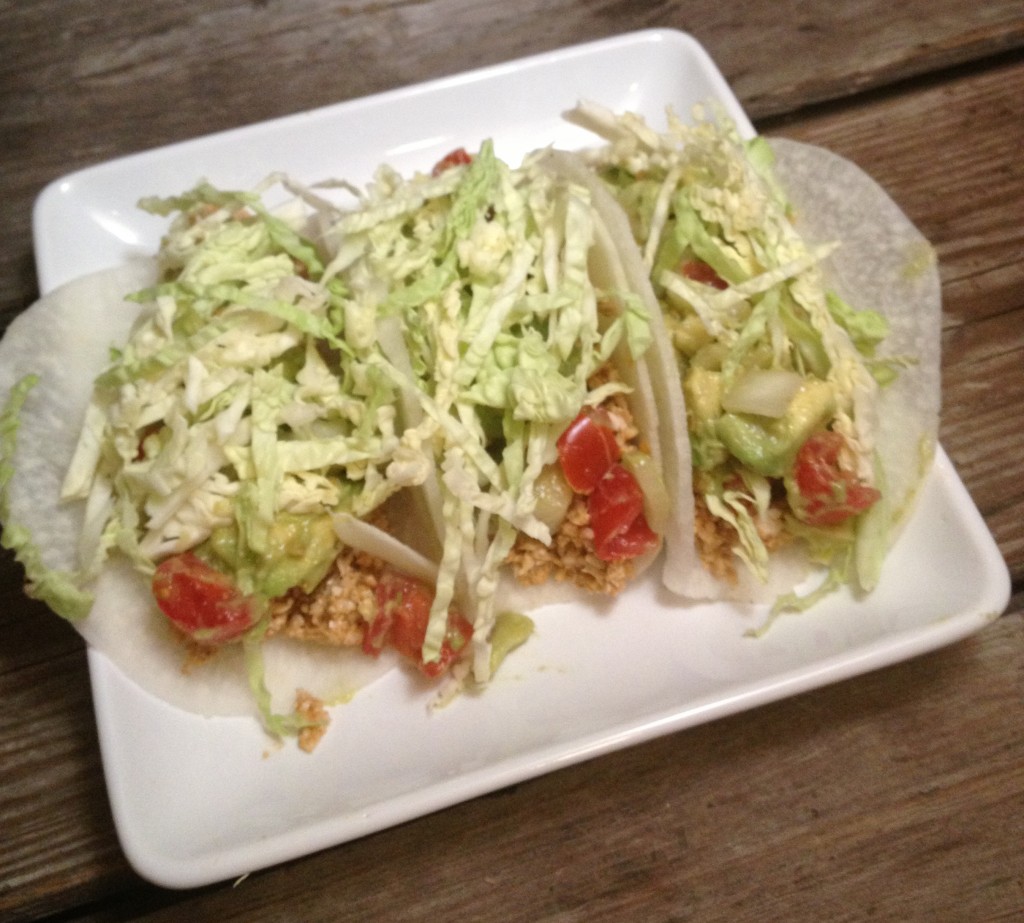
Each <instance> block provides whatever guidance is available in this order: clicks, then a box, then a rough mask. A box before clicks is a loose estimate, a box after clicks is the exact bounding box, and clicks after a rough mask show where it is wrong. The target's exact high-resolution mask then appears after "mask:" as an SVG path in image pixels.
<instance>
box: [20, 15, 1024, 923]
mask: <svg viewBox="0 0 1024 923" xmlns="http://www.w3.org/2000/svg"><path fill="white" fill-rule="evenodd" d="M0 26H2V28H0V200H2V201H3V202H4V217H3V234H2V236H0V311H2V312H3V318H4V320H6V319H7V318H9V317H10V316H11V314H13V313H14V312H15V311H17V310H20V309H21V308H22V307H24V306H25V305H27V304H28V303H29V302H30V301H31V300H32V299H33V298H34V297H35V294H36V288H35V286H36V283H35V278H34V274H33V270H32V252H31V240H30V236H29V221H30V209H31V202H32V200H33V198H34V197H35V195H36V194H37V193H38V192H39V191H40V190H41V188H42V186H43V185H44V184H45V183H46V182H48V181H50V180H51V179H53V178H55V177H57V176H60V175H62V174H64V173H66V172H68V171H69V170H72V169H75V168H77V167H80V166H85V165H87V164H90V163H94V162H97V161H100V160H103V159H106V158H108V157H112V156H116V155H119V154H122V153H127V152H130V151H134V150H140V149H143V148H148V147H153V146H156V145H160V144H164V143H168V142H172V141H176V140H181V139H183V138H187V137H194V136H197V135H201V134H204V133H207V132H211V131H215V130H219V129H221V128H226V127H231V126H234V125H240V124H245V123H249V122H254V121H259V120H262V119H266V118H271V117H274V116H277V115H282V114H286V113H288V112H293V111H298V110H301V109H305V108H309V107H311V106H316V105H322V104H326V103H330V102H335V101H338V100H341V99H348V98H352V97H355V96H359V95H362V94H365V93H368V92H375V91H377V90H383V89H388V88H390V87H393V86H397V85H401V84H406V83H412V82H415V81H417V80H420V79H426V78H431V77H436V76H440V75H443V74H448V73H453V72H455V71H458V70H461V69H463V68H466V67H472V66H477V65H480V64H487V63H493V62H496V61H501V60H507V59H509V58H513V57H516V56H518V55H520V54H525V53H532V52H537V51H543V50H547V49H550V48H555V47H558V46H561V45H564V44H567V43H570V42H573V41H580V40H586V39H589V38H597V37H601V36H604V35H611V34H615V33H618V32H622V31H626V30H628V29H634V28H642V27H646V26H672V27H677V28H683V29H686V30H688V31H691V32H693V33H694V34H695V35H696V36H697V37H698V38H699V39H700V40H701V41H702V42H703V43H704V44H705V45H706V47H708V49H709V51H710V52H711V53H712V55H713V56H714V57H715V59H716V60H717V62H718V63H719V65H720V66H721V67H722V69H723V71H724V72H725V74H726V76H727V77H728V78H729V79H730V81H731V82H732V84H733V86H734V88H735V89H736V91H737V93H738V95H739V96H740V98H741V100H742V101H743V103H744V104H745V106H746V107H747V109H748V111H750V113H751V114H752V115H753V116H754V118H755V120H756V121H757V122H758V124H759V126H760V127H763V128H765V129H768V130H770V131H773V132H777V133H783V134H788V135H790V136H793V137H798V138H802V139H805V140H810V141H814V142H817V143H821V144H824V145H826V146H828V147H831V148H833V149H834V150H837V151H839V152H840V153H843V154H845V155H847V156H849V157H851V158H852V159H854V160H856V161H857V162H859V163H860V164H861V165H862V166H864V167H865V168H866V169H867V170H868V171H869V172H871V173H872V174H873V175H874V176H875V177H876V178H878V179H879V180H880V181H881V182H882V183H883V185H885V186H886V187H887V188H888V189H889V190H890V191H891V192H892V194H893V196H894V197H895V198H896V200H897V201H898V202H899V203H900V204H901V205H902V206H903V207H904V208H905V209H906V210H907V212H908V213H909V214H910V215H911V217H912V218H913V219H914V220H915V221H916V222H917V223H918V225H919V226H920V227H921V228H922V230H923V231H924V232H925V233H926V234H927V236H928V237H929V238H930V239H931V240H932V241H933V242H934V243H935V245H936V248H937V252H938V254H939V259H940V268H941V272H942V280H943V291H944V320H945V323H944V335H943V349H944V354H943V386H944V409H943V425H942V433H941V438H942V441H943V444H944V446H945V447H946V449H947V451H948V452H949V453H950V456H951V457H952V459H953V461H954V463H955V464H956V466H957V468H958V470H959V472H960V474H961V476H962V477H963V479H964V481H965V483H966V485H967V487H968V489H969V490H970V492H971V494H972V496H973V497H974V499H975V501H976V502H977V504H978V506H979V508H980V509H981V511H982V513H983V515H984V516H985V519H986V522H987V524H988V525H989V527H990V528H991V529H992V531H993V533H994V534H995V536H996V538H997V540H998V542H999V546H1000V549H1001V550H1002V552H1003V554H1004V556H1005V557H1006V559H1007V561H1008V563H1009V566H1010V570H1011V573H1012V575H1013V579H1014V582H1015V588H1016V595H1015V596H1014V598H1013V600H1012V601H1011V605H1010V607H1009V609H1008V614H1007V615H1006V616H1004V617H1003V618H1002V619H1000V620H998V621H997V622H996V623H994V624H993V625H991V626H990V627H988V628H987V629H985V630H984V631H982V632H981V633H980V634H978V635H977V636H975V637H973V638H971V639H970V640H968V641H966V642H963V643H961V644H958V645H955V646H953V647H951V648H948V649H945V650H943V651H940V652H937V653H935V654H931V655H928V656H925V657H921V658H918V659H916V660H914V661H911V662H909V663H905V664H900V665H898V666H895V667H892V668H889V669H887V670H883V671H880V672H878V673H874V674H871V675H869V676H865V677H860V678H858V679H854V680H850V681H848V682H845V683H842V684H839V685H837V686H833V687H829V688H827V689H823V690H819V691H816V692H814V693H810V694H807V695H804V696H800V697H798V698H795V699H790V700H787V701H784V702H780V703H777V704H775V705H771V706H768V707H766V708H762V709H759V710H757V711H755V712H750V713H746V714H743V715H738V716H735V717H733V718H729V719H726V720H723V721H719V722H716V723H715V724H711V725H707V726H704V727H699V728H696V729H693V730H690V731H686V732H683V733H680V734H675V735H671V736H670V737H667V738H663V739H660V740H657V741H654V742H652V743H649V744H646V745H644V746H641V747H636V748H633V749H631V750H628V751H625V752H622V753H618V754H614V755H611V756H608V757H603V758H601V759H599V760H596V761H593V762H590V763H587V764H584V765H581V766H576V767H573V768H570V769H565V770H563V771H560V772H558V773H555V774H553V775H551V776H547V777H544V778H541V779H537V780H534V781H532V782H529V783H525V784H522V785H519V786H516V787H515V788H513V789H510V790H505V791H502V792H499V793H496V794H494V795H492V796H489V797H485V798H480V799H476V800H474V801H472V802H469V803H467V804H463V805H459V806H457V807H455V808H452V809H449V810H446V811H443V812H441V813H439V814H436V815H433V816H431V817H426V818H422V819H420V820H418V821H414V822H412V823H408V824H405V825H402V826H401V827H398V828H395V829H393V830H388V831H384V832H382V833H380V834H377V835H374V836H372V837H367V838H365V839H363V840H361V841H358V842H355V843H351V844H347V845H343V846H340V847H337V848H335V849H331V850H327V851H325V852H323V853H320V854H318V855H316V856H312V857H309V858H307V859H303V860H299V861H296V862H293V863H289V864H288V865H286V866H282V867H279V868H276V869H272V870H269V871H267V872H263V873H260V874H256V875H253V876H251V877H249V878H247V879H246V880H244V881H242V882H240V883H239V884H238V885H237V886H236V887H231V886H230V885H223V886H217V887H212V888H206V889H200V890H197V891H194V892H184V893H180V894H179V893H172V892H164V891H161V890H160V889H157V888H153V887H151V886H149V885H146V884H145V883H143V882H141V881H140V880H139V879H138V878H137V877H136V876H135V875H134V873H132V872H131V871H130V869H129V868H128V866H127V864H126V862H125V860H124V858H123V856H122V855H121V853H120V850H119V848H118V844H117V841H116V836H115V833H114V828H113V824H112V821H111V817H110V811H109V807H108V805H107V800H106V793H105V790H104V786H103V779H102V767H101V765H100V757H99V752H98V746H97V741H96V732H95V725H94V718H93V715H92V711H91V699H90V695H89V687H88V675H87V670H86V661H85V655H84V650H83V647H82V644H81V642H80V640H79V639H78V636H77V635H76V634H75V633H74V632H73V631H72V630H71V629H70V628H69V627H68V626H66V625H64V624H63V623H61V622H59V621H58V620H56V619H55V618H53V617H52V616H50V615H49V614H48V613H47V612H46V611H45V610H44V609H43V607H41V606H38V605H35V604H31V603H28V602H26V601H25V600H24V599H23V597H22V596H21V593H20V589H19V581H20V576H19V572H18V570H17V568H16V567H15V566H14V565H13V564H12V562H11V560H10V557H9V556H8V555H6V554H2V555H0V920H8V919H10V920H30V919H40V918H42V917H44V916H47V915H59V918H60V919H62V920H78V921H85V920H93V921H101V920H123V919H133V918H137V917H145V918H147V919H152V920H180V919H195V920H247V921H248V920H278V919H289V920H293V919H302V920H309V921H318V920H325V921H326V920H337V919H346V920H353V921H359V920H367V921H369V920H381V919H389V920H428V919H429V920H435V919H437V918H438V917H440V916H444V917H449V918H453V919H454V918H461V919H472V920H509V921H516V920H524V921H526V920H530V921H542V920H543V921H557V923H568V921H577V920H579V921H583V920H586V921H591V920H700V921H712V923H714V921H718V920H722V921H724V920H729V921H736V923H744V921H761V920H764V919H773V920H775V919H778V920H782V919H784V920H787V921H789V920H792V921H805V920H806V921H819V920H822V919H835V920H839V921H860V920H868V919H873V920H911V921H913V920H922V921H924V920H928V921H931V920H942V921H972V923H973V921H1003V920H1005V921H1008V920H1012V919H1018V918H1019V917H1020V915H1021V914H1022V913H1024V852H1022V850H1021V849H1020V843H1021V842H1024V724H1022V722H1021V721H1020V714H1021V707H1022V706H1024V655H1022V653H1021V652H1022V650H1024V588H1022V583H1024V579H1022V578H1024V526H1022V523H1024V478H1021V476H1020V464H1019V459H1020V458H1021V457H1022V456H1024V444H1022V443H1024V417H1022V414H1024V411H1022V409H1021V408H1024V375H1022V374H1021V369H1022V368H1024V332H1022V331H1024V228H1022V224H1024V222H1022V220H1021V217H1022V216H1024V171H1022V167H1021V160H1020V156H1019V152H1020V151H1021V150H1022V149H1024V60H1022V59H1021V56H1020V54H1019V52H1017V53H1014V52H1013V51H1012V49H1020V48H1021V47H1022V46H1024V17H1021V15H1020V7H1019V3H1018V2H1007V0H993V2H989V3H981V4H973V5H968V4H963V3H962V2H959V0H935V2H932V3H929V4H926V5H922V4H903V5H900V4H891V3H890V4H883V3H880V2H876V0H865V2H862V3H855V2H852V0H851V2H847V3H842V2H841V3H835V4H820V3H810V2H797V0H788V2H780V3H778V4H774V5H763V4H760V3H756V2H753V0H741V2H737V3H734V4H712V3H709V2H707V0H689V2H684V0H680V2H656V3H650V4H631V3H623V2H597V0H553V2H551V3H540V2H538V0H532V2H518V3H506V4H493V3H490V2H483V0H470V2H460V3H457V2H455V0H423V2H385V0H381V2H375V3H372V2H350V3H328V2H322V0H294V2H287V3H286V2H283V0H264V2H259V0H257V2H252V3H242V2H238V0H217V2H204V3H192V4H188V3H186V4H182V3H171V2H169V0H156V2H152V3H149V4H122V5H119V6H117V7H110V6H108V7H98V6H95V5H94V4H92V3H91V2H85V0H60V2H58V0H34V2H30V3H15V2H10V0H8V2H4V0H0ZM455 35H457V37H458V41H454V42H453V40H452V38H453V36H455ZM952 65H958V67H956V68H953V69H950V68H951V66H952ZM268 74H269V76H268ZM910 78H913V79H910ZM155 796H158V793H155Z"/></svg>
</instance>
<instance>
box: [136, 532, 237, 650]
mask: <svg viewBox="0 0 1024 923" xmlns="http://www.w3.org/2000/svg"><path fill="white" fill-rule="evenodd" d="M152 587H153V597H154V598H155V599H156V604H157V605H158V606H159V607H160V611H161V612H163V614H164V615H166V616H167V618H169V619H170V620H171V622H172V623H173V624H174V625H175V626H176V627H177V628H178V629H179V630H181V631H183V632H184V633H185V634H186V635H188V636H189V637H190V638H192V639H193V640H194V641H199V642H202V643H203V644H224V643H226V642H228V641H234V640H235V639H237V638H239V637H240V636H241V635H243V634H245V632H246V631H248V630H249V629H250V628H251V627H252V626H253V623H254V621H255V618H254V610H253V601H252V599H250V598H249V597H248V596H245V595H244V594H242V593H241V592H240V591H239V589H238V587H236V586H235V584H234V583H233V582H232V580H231V578H229V577H228V576H226V575H225V574H222V573H221V572H220V571H219V570H217V569H216V568H214V567H211V566H210V565H209V564H207V563H206V562H205V561H202V560H200V559H199V558H198V557H196V555H194V554H192V553H191V552H185V553H184V554H177V555H174V556H173V557H170V558H167V559H166V560H164V561H161V562H160V564H159V565H158V566H157V569H156V573H155V574H154V575H153V584H152Z"/></svg>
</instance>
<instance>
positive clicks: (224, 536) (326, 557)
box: [207, 513, 338, 599]
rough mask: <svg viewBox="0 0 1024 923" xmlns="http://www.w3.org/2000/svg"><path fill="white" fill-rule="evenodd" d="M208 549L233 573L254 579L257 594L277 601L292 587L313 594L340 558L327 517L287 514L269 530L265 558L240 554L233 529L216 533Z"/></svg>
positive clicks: (221, 528)
mask: <svg viewBox="0 0 1024 923" xmlns="http://www.w3.org/2000/svg"><path fill="white" fill-rule="evenodd" d="M207 547H208V549H209V553H210V554H211V555H213V556H214V557H215V558H216V559H218V560H219V561H220V562H223V564H225V565H227V566H228V567H229V568H230V570H231V572H233V573H235V574H236V575H237V574H240V573H242V572H245V573H247V574H249V575H251V577H252V580H253V589H254V591H255V592H256V593H257V594H259V595H260V596H263V597H264V598H266V599H274V598H276V597H278V596H282V595H284V594H285V593H287V592H288V591H289V590H290V589H292V587H301V588H302V589H303V590H305V591H306V592H307V593H308V592H311V591H312V590H313V589H314V588H315V587H316V585H317V584H318V583H319V582H320V581H321V580H322V579H323V578H324V576H325V575H326V573H327V570H328V568H329V567H330V566H331V563H332V562H333V561H334V558H335V557H336V555H337V551H338V537H337V535H336V534H335V532H334V527H333V525H332V524H331V517H330V516H329V515H328V514H326V513H318V514H305V515H299V514H292V513H285V514H282V515H280V516H278V517H277V519H276V520H275V521H274V524H273V526H271V528H270V532H269V534H268V536H267V551H266V554H265V555H260V556H258V558H257V556H256V555H253V554H251V553H250V554H244V553H242V554H240V553H239V546H238V531H237V529H235V528H234V527H233V526H222V527H220V528H218V529H215V530H214V531H213V533H212V534H211V536H210V538H209V541H208V543H207Z"/></svg>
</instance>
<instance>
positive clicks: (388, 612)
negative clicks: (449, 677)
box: [363, 571, 473, 677]
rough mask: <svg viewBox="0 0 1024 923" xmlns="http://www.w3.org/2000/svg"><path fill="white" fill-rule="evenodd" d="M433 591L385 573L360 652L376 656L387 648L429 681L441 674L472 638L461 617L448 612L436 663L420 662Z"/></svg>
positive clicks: (467, 622)
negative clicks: (406, 659)
mask: <svg viewBox="0 0 1024 923" xmlns="http://www.w3.org/2000/svg"><path fill="white" fill-rule="evenodd" d="M433 602H434V591H433V589H432V588H431V587H430V586H429V585H428V584H426V583H424V582H423V581H422V580H416V579H415V578H413V577H409V576H406V575H405V574H402V573H398V572H397V571H386V572H385V573H384V574H383V575H382V577H381V579H380V582H379V583H378V584H377V614H376V616H375V617H374V620H373V622H371V623H370V625H369V626H368V627H367V630H366V634H365V636H364V638H363V651H365V652H366V653H367V654H373V655H376V654H379V653H380V652H381V650H383V648H384V646H385V645H386V644H390V645H391V647H393V648H394V649H395V650H396V651H398V653H399V654H401V655H402V656H403V657H407V658H409V659H410V660H411V661H413V662H414V663H415V664H416V665H417V666H418V667H419V668H420V670H421V671H422V672H423V673H425V674H426V675H427V676H430V677H437V676H440V675H441V674H442V673H444V672H445V671H446V670H447V669H448V668H449V667H450V666H451V665H452V663H453V662H454V661H455V659H456V657H457V656H458V654H459V651H461V650H462V648H463V647H465V645H466V643H467V642H468V641H469V639H470V638H471V637H472V635H473V626H472V625H471V624H470V623H469V621H468V620H467V619H465V618H464V617H463V616H462V615H460V614H459V613H457V612H451V613H449V615H448V628H447V630H446V632H445V638H444V641H443V642H442V644H441V653H440V655H439V656H438V658H437V660H433V661H430V662H427V663H424V662H423V639H424V638H425V637H426V634H427V622H428V621H429V619H430V607H431V605H432V604H433Z"/></svg>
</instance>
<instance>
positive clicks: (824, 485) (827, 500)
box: [793, 430, 882, 526]
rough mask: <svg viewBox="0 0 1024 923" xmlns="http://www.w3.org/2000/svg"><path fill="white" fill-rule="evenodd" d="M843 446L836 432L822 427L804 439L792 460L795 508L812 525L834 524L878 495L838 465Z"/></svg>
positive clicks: (874, 490) (847, 517) (871, 502)
mask: <svg viewBox="0 0 1024 923" xmlns="http://www.w3.org/2000/svg"><path fill="white" fill-rule="evenodd" d="M845 446H846V440H845V439H844V438H843V436H842V435H841V434H840V433H835V432H832V431H831V430H825V431H823V432H820V433H815V434H814V435H812V436H811V437H809V438H808V439H807V441H806V442H805V443H804V444H803V445H802V446H801V447H800V451H799V452H797V455H796V461H795V462H794V464H793V481H794V483H795V484H796V487H797V490H798V492H799V498H798V500H797V502H796V504H795V505H794V506H795V512H796V514H797V516H798V517H799V518H800V519H802V520H803V521H804V522H806V523H808V524H810V525H812V526H835V525H839V524H840V523H843V522H845V521H846V520H847V519H849V518H851V517H852V516H857V515H858V514H860V513H863V512H864V511H865V510H867V509H869V508H870V507H871V506H873V505H874V504H875V503H877V502H878V501H879V500H880V499H881V497H882V495H881V493H879V492H878V491H877V490H876V489H875V488H874V487H871V486H870V485H868V484H865V483H864V482H863V481H862V480H860V479H859V478H858V477H857V476H856V475H854V474H852V473H851V472H849V471H845V470H843V469H842V468H840V467H839V455H840V453H841V452H842V451H843V449H844V448H845Z"/></svg>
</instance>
